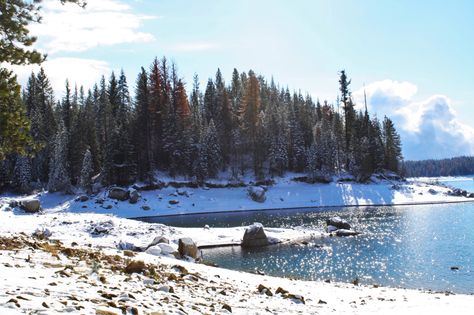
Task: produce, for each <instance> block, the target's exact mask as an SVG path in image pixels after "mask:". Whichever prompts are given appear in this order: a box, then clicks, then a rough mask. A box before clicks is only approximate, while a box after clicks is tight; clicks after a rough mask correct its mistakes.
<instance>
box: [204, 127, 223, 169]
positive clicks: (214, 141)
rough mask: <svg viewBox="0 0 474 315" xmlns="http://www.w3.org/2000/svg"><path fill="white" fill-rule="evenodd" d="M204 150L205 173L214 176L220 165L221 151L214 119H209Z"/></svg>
mask: <svg viewBox="0 0 474 315" xmlns="http://www.w3.org/2000/svg"><path fill="white" fill-rule="evenodd" d="M203 142H204V151H205V155H206V159H207V173H208V176H209V177H215V176H216V175H217V173H218V172H219V169H220V167H221V166H222V152H221V148H220V145H219V139H218V138H217V130H216V126H215V124H214V120H212V119H211V121H210V122H209V126H207V129H206V133H205V135H204V141H203Z"/></svg>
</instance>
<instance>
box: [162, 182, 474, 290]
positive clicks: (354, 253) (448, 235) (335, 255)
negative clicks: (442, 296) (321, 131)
mask: <svg viewBox="0 0 474 315" xmlns="http://www.w3.org/2000/svg"><path fill="white" fill-rule="evenodd" d="M458 184H459V183H458ZM465 189H467V188H465ZM334 215H339V216H341V217H342V218H344V219H346V220H347V221H349V222H350V223H351V224H352V225H353V227H354V229H355V230H357V231H360V232H362V233H363V234H362V235H359V236H357V237H348V238H338V237H327V238H323V239H315V240H314V241H313V242H312V243H310V245H307V246H295V245H277V246H269V247H265V248H260V249H253V250H248V249H242V248H240V247H226V248H218V249H209V250H204V251H203V255H204V258H205V259H206V260H209V261H212V262H214V263H217V264H218V265H219V266H221V267H225V268H229V269H236V270H243V271H251V272H252V271H255V270H257V269H258V270H261V271H263V272H265V274H268V275H274V276H283V277H291V278H298V279H306V280H326V279H330V280H331V281H343V282H351V281H353V280H354V279H356V278H357V279H359V282H360V283H363V284H378V285H384V286H391V287H404V288H414V289H425V290H434V291H452V292H456V293H470V294H473V293H474V203H464V204H446V205H419V206H400V207H373V208H345V209H326V210H324V209H323V210H321V209H319V210H308V209H305V210H301V211H298V210H291V211H267V212H250V213H249V212H244V213H232V214H229V213H226V214H208V215H194V216H181V217H168V218H160V219H157V220H158V221H159V222H162V223H166V224H170V225H175V226H204V224H209V225H210V226H211V227H212V226H214V227H218V226H241V225H248V224H250V223H252V222H256V221H258V222H261V223H262V224H263V225H264V226H272V227H287V228H288V227H297V226H298V227H303V228H305V227H307V228H312V229H313V228H316V229H320V230H322V229H323V227H324V222H325V219H326V218H328V217H330V216H334ZM155 221H156V220H155ZM451 267H457V268H459V269H458V270H452V269H451Z"/></svg>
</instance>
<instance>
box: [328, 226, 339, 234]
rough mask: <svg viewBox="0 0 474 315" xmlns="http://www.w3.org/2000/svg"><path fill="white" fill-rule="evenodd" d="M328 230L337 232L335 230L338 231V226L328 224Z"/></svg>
mask: <svg viewBox="0 0 474 315" xmlns="http://www.w3.org/2000/svg"><path fill="white" fill-rule="evenodd" d="M326 231H327V232H328V233H332V232H335V231H337V227H335V226H334V225H328V226H327V227H326Z"/></svg>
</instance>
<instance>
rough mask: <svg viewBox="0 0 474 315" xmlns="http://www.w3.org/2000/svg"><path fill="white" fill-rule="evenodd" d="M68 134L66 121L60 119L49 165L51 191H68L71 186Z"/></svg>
mask: <svg viewBox="0 0 474 315" xmlns="http://www.w3.org/2000/svg"><path fill="white" fill-rule="evenodd" d="M67 142H68V136H67V131H66V128H65V126H64V123H63V122H62V121H60V123H59V128H58V131H57V133H56V138H55V140H54V151H53V156H52V158H51V163H50V165H49V167H50V168H49V182H48V190H49V191H52V192H54V191H64V192H68V191H69V190H70V188H71V180H70V179H69V174H68V171H67V170H68V163H67V147H68V143H67Z"/></svg>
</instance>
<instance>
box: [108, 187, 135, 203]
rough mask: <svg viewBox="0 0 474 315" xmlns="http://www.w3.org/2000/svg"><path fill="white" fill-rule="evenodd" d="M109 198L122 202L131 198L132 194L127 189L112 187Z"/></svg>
mask: <svg viewBox="0 0 474 315" xmlns="http://www.w3.org/2000/svg"><path fill="white" fill-rule="evenodd" d="M108 196H109V198H111V199H116V200H120V201H125V200H127V199H128V198H129V197H130V193H129V192H128V190H127V189H124V188H121V187H112V188H110V190H109V195H108Z"/></svg>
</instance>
